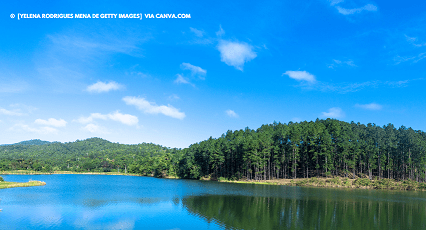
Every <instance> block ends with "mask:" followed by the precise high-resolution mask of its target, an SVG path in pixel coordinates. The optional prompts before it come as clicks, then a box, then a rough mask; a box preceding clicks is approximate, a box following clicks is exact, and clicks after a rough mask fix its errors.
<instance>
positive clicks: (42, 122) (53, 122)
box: [34, 118, 67, 127]
mask: <svg viewBox="0 0 426 230" xmlns="http://www.w3.org/2000/svg"><path fill="white" fill-rule="evenodd" d="M34 123H36V124H38V125H47V126H54V127H65V126H66V125H67V122H66V121H65V120H64V119H59V120H56V119H55V118H49V119H47V120H43V119H37V120H35V121H34Z"/></svg>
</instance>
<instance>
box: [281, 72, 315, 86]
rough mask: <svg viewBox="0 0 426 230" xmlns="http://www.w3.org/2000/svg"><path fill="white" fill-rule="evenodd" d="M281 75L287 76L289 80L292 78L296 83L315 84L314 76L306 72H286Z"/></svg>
mask: <svg viewBox="0 0 426 230" xmlns="http://www.w3.org/2000/svg"><path fill="white" fill-rule="evenodd" d="M283 75H288V76H289V77H290V78H293V79H295V80H298V81H307V82H309V83H315V82H316V80H315V76H314V75H312V74H310V73H308V72H306V71H290V70H289V71H286V72H285V73H283Z"/></svg>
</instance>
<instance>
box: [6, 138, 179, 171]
mask: <svg viewBox="0 0 426 230" xmlns="http://www.w3.org/2000/svg"><path fill="white" fill-rule="evenodd" d="M176 152H177V149H170V148H166V147H162V146H160V145H155V144H147V143H142V144H137V145H125V144H118V143H111V142H109V141H106V140H103V139H100V138H90V139H87V140H83V141H80V140H77V141H75V142H69V143H60V142H54V143H48V144H43V145H27V144H20V143H18V144H14V145H6V146H0V170H2V171H7V170H22V169H24V170H34V171H41V172H51V171H58V170H62V171H74V172H88V171H92V172H111V171H112V172H133V173H138V174H151V173H155V171H156V170H159V172H161V171H163V167H168V165H167V163H168V162H170V159H171V157H170V155H171V154H175V153H176ZM165 159H168V160H167V161H168V162H164V160H165ZM164 170H166V168H165V169H164Z"/></svg>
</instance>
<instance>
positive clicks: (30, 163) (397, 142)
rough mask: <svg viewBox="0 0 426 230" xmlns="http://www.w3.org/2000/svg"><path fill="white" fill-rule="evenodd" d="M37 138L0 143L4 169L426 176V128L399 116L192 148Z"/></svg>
mask: <svg viewBox="0 0 426 230" xmlns="http://www.w3.org/2000/svg"><path fill="white" fill-rule="evenodd" d="M33 142H34V141H26V142H22V143H24V144H20V143H18V144H14V145H3V146H0V171H13V170H32V171H35V172H38V173H51V172H53V171H67V172H74V173H83V172H93V173H125V174H128V173H132V174H136V175H146V176H157V177H169V178H170V177H172V178H176V177H179V178H190V179H201V178H211V179H213V180H222V181H223V180H228V181H241V180H245V181H253V180H254V181H272V180H276V179H278V180H279V179H293V180H295V179H299V178H304V179H308V180H311V179H312V178H325V179H324V180H332V179H331V178H333V177H343V178H347V179H348V180H349V179H350V180H349V181H351V183H352V181H358V182H356V183H364V182H365V183H367V182H366V181H367V180H368V181H371V183H373V184H371V185H367V186H364V187H368V186H369V187H374V188H382V187H383V188H384V187H386V188H389V189H392V188H393V186H394V184H396V185H395V186H397V187H398V186H400V184H403V183H412V182H413V183H414V182H416V183H418V185H416V186H417V187H416V188H418V189H422V186H423V185H422V183H423V182H425V179H426V178H425V175H426V133H425V132H423V131H420V130H413V129H411V128H407V127H405V126H401V127H400V128H398V129H397V128H395V127H394V126H393V125H392V124H388V125H386V126H383V127H381V126H377V125H375V124H367V125H364V124H360V123H354V122H351V123H347V122H343V121H338V120H335V119H327V120H319V119H317V120H316V121H311V122H307V121H304V122H300V123H293V122H289V123H288V124H285V123H277V122H274V123H273V124H268V125H262V126H261V127H260V128H258V129H256V130H253V129H249V128H245V129H244V130H235V131H231V130H229V131H227V132H226V133H224V134H223V135H222V136H220V137H219V138H212V137H210V138H209V139H207V140H204V141H201V142H198V143H194V144H192V145H190V146H189V147H188V148H185V149H176V148H174V149H171V148H166V147H163V146H160V145H155V144H152V143H150V144H148V143H142V144H137V145H124V144H118V143H111V142H109V141H106V140H103V139H100V138H90V139H87V140H83V141H79V140H78V141H75V142H69V143H59V142H43V141H39V140H36V141H35V142H34V143H33ZM220 178H224V179H220ZM375 178H377V180H376V179H375ZM382 179H388V181H392V183H391V182H389V183H388V182H386V180H382ZM312 180H315V179H312ZM295 181H296V180H295ZM377 181H383V183H385V185H380V184H377V183H378V182H377ZM297 183H299V184H300V185H302V182H297ZM325 183H326V184H327V183H328V182H325ZM345 183H347V182H345ZM386 183H388V184H386ZM308 184H309V183H308ZM350 186H355V187H356V186H357V184H351V185H350ZM409 186H411V185H407V188H408V187H409ZM402 187H403V186H402Z"/></svg>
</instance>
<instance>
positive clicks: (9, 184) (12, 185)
mask: <svg viewBox="0 0 426 230" xmlns="http://www.w3.org/2000/svg"><path fill="white" fill-rule="evenodd" d="M43 185H46V183H45V182H42V181H28V182H24V183H21V182H7V181H4V180H3V177H0V189H3V188H16V187H32V186H43Z"/></svg>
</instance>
